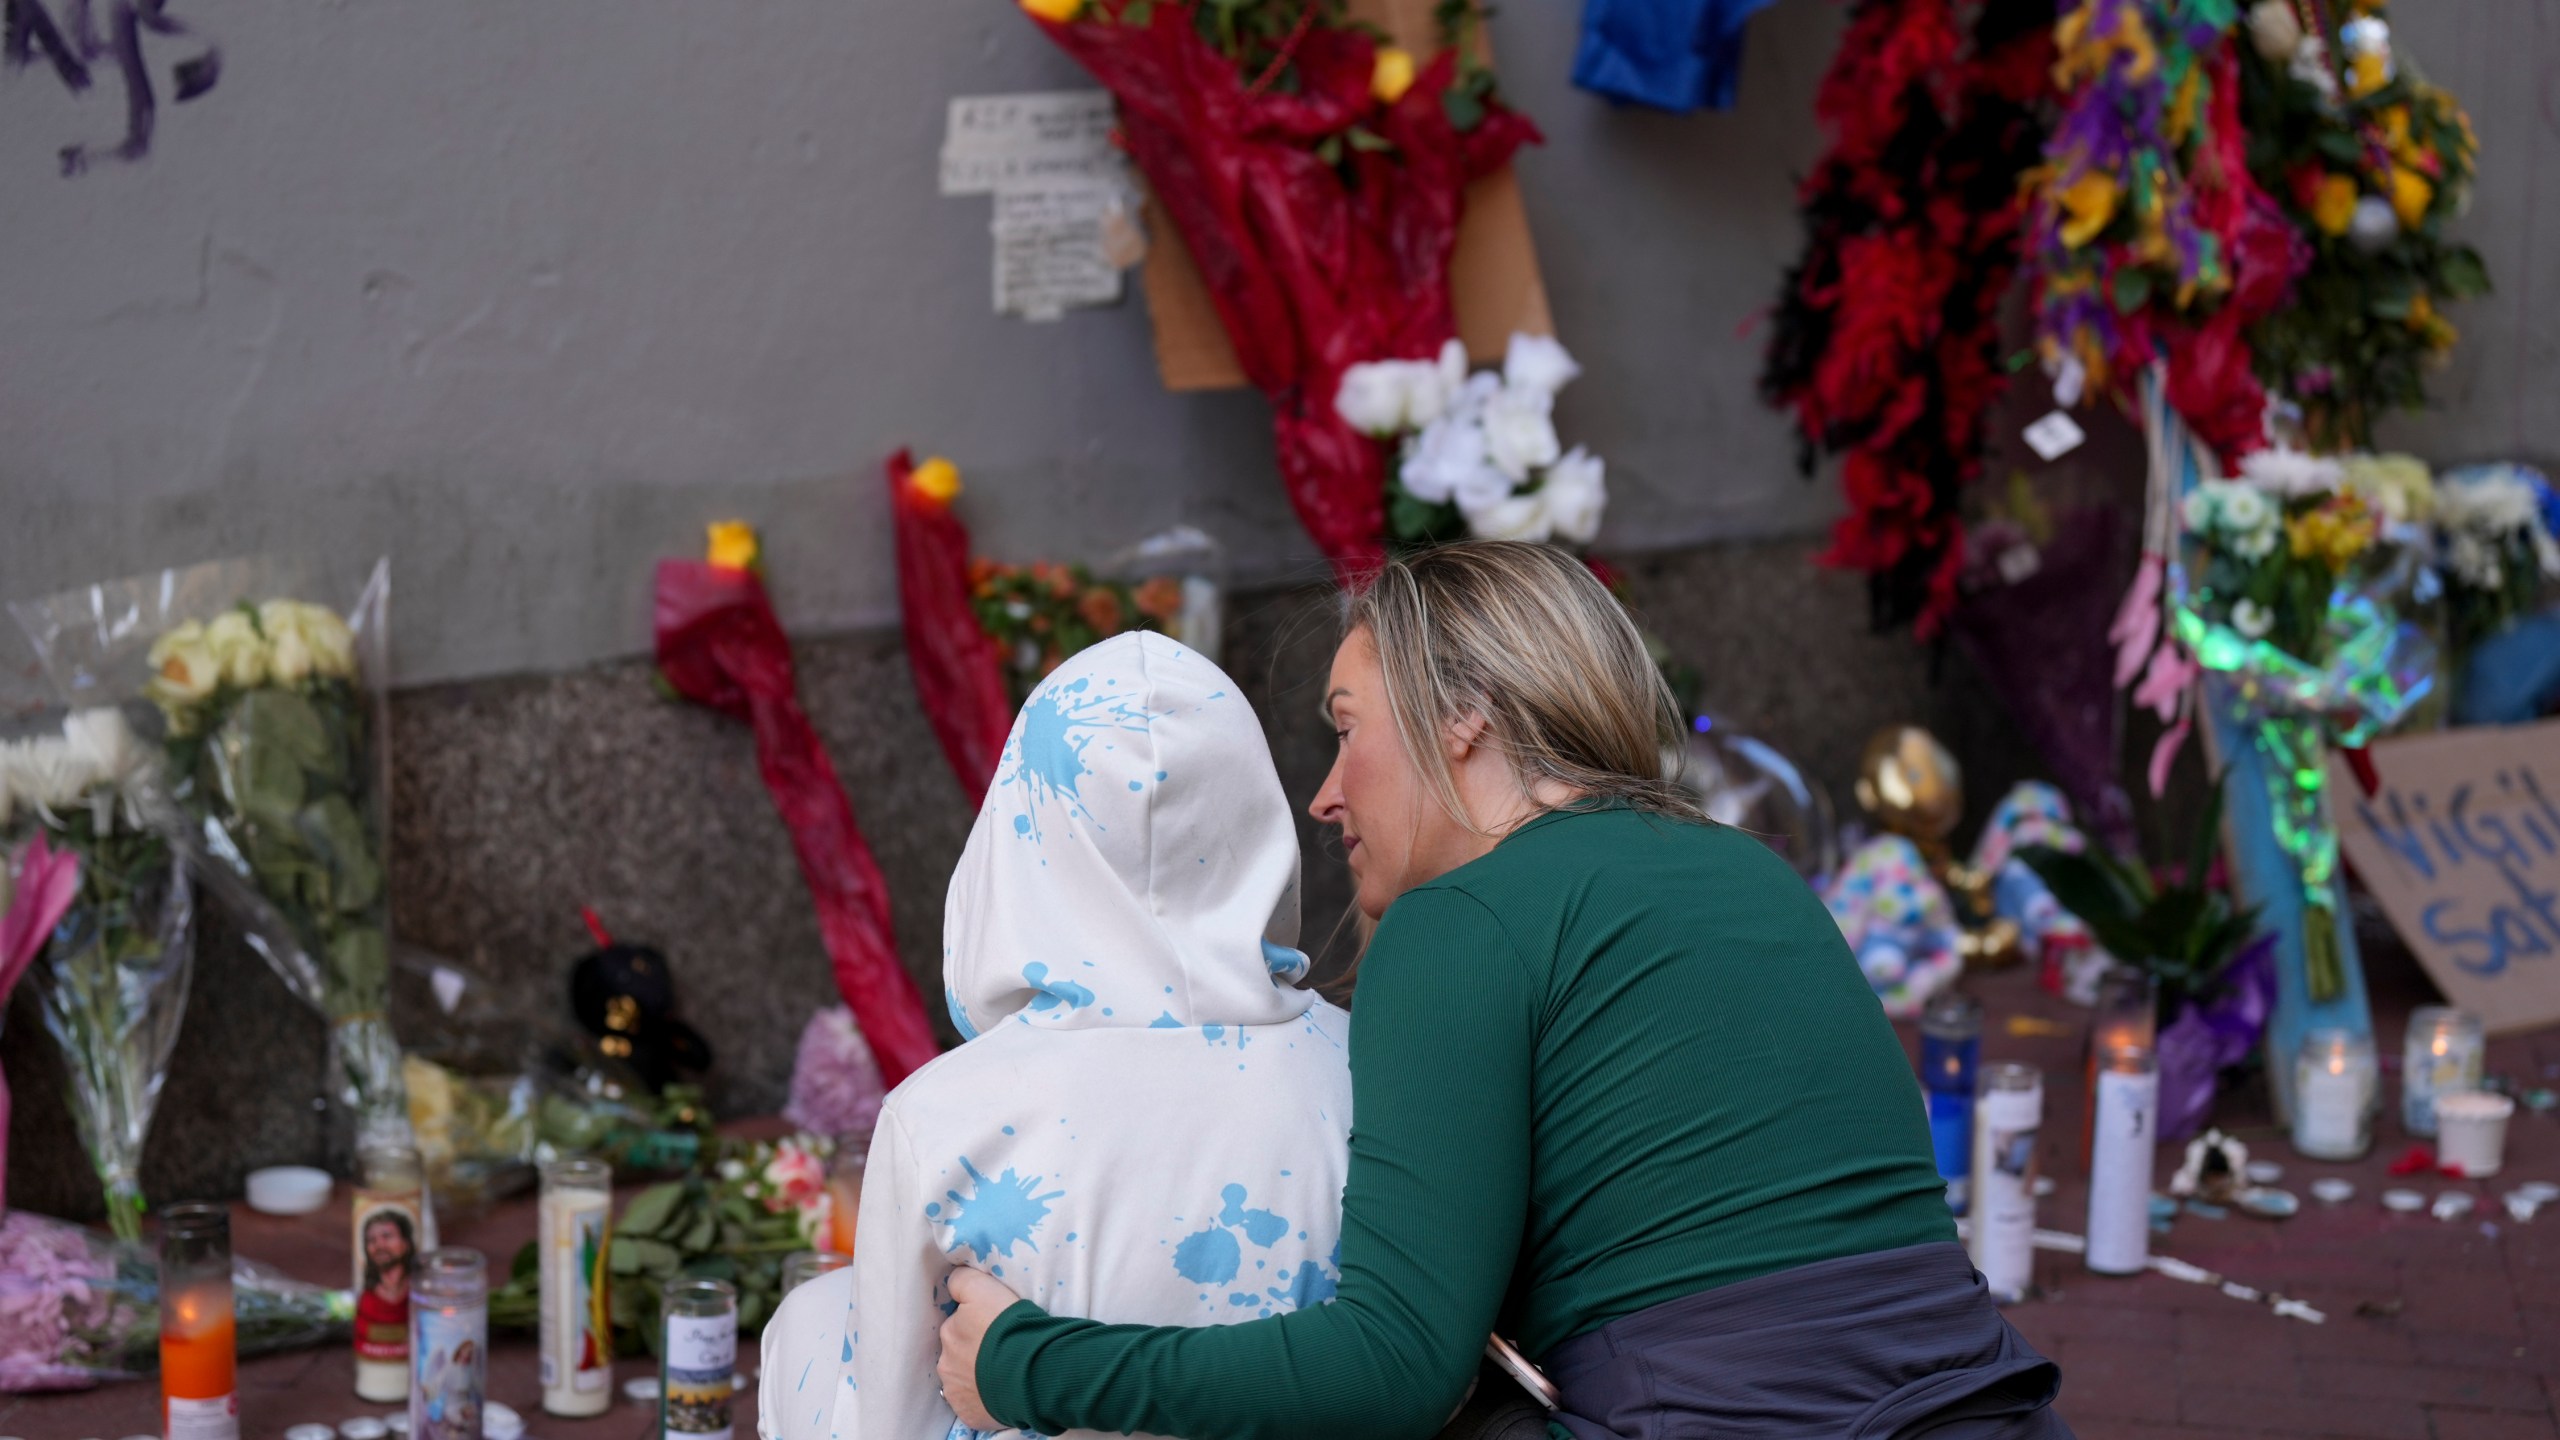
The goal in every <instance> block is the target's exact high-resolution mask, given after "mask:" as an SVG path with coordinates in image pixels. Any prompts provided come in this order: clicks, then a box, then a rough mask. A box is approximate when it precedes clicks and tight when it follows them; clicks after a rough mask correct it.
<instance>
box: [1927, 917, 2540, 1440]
mask: <svg viewBox="0 0 2560 1440" xmlns="http://www.w3.org/2000/svg"><path fill="white" fill-rule="evenodd" d="M2367 948H2368V952H2369V953H2368V955H2367V977H2368V982H2369V985H2370V987H2371V989H2372V990H2373V993H2374V1001H2375V1011H2376V1027H2377V1030H2378V1031H2379V1034H2378V1035H2377V1041H2378V1046H2379V1049H2380V1050H2381V1052H2382V1054H2383V1056H2384V1075H2383V1104H2384V1111H2385V1113H2384V1115H2383V1117H2382V1119H2381V1120H2380V1122H2379V1123H2378V1125H2377V1127H2376V1133H2377V1139H2376V1143H2375V1146H2374V1151H2373V1154H2372V1155H2370V1156H2368V1157H2367V1158H2366V1159H2365V1160H2363V1161H2360V1162H2358V1163H2356V1164H2352V1165H2329V1164H2322V1163H2318V1162H2310V1161H2304V1160H2302V1159H2300V1158H2299V1157H2297V1156H2296V1155H2294V1153H2293V1150H2292V1147H2291V1146H2290V1145H2288V1144H2286V1143H2285V1140H2284V1138H2283V1135H2282V1132H2281V1131H2279V1130H2278V1129H2277V1128H2276V1126H2275V1125H2274V1124H2273V1123H2272V1121H2271V1119H2270V1118H2269V1111H2268V1107H2267V1105H2266V1102H2265V1098H2264V1095H2263V1092H2262V1090H2257V1089H2254V1088H2253V1089H2251V1090H2248V1091H2246V1092H2244V1093H2240V1094H2235V1095H2229V1096H2226V1097H2224V1099H2223V1100H2222V1102H2221V1103H2220V1105H2219V1107H2218V1109H2217V1119H2218V1120H2219V1121H2220V1123H2221V1124H2222V1127H2223V1129H2224V1130H2225V1131H2226V1132H2228V1133H2231V1134H2234V1135H2236V1136H2237V1137H2238V1138H2239V1139H2240V1140H2242V1141H2243V1143H2245V1144H2247V1145H2248V1146H2249V1147H2250V1155H2251V1157H2252V1158H2254V1159H2269V1160H2274V1161H2276V1162H2278V1163H2280V1164H2282V1165H2283V1166H2284V1169H2285V1173H2284V1178H2283V1180H2282V1181H2281V1182H2279V1183H2280V1184H2281V1185H2282V1187H2283V1188H2285V1189H2288V1190H2291V1191H2293V1192H2294V1193H2295V1194H2297V1195H2299V1196H2301V1197H2302V1200H2303V1211H2302V1213H2301V1214H2300V1215H2297V1216H2295V1217H2294V1218H2292V1219H2290V1220H2284V1221H2265V1220H2257V1219H2252V1218H2250V1217H2248V1216H2246V1215H2244V1214H2242V1213H2240V1212H2238V1211H2236V1210H2235V1211H2233V1212H2232V1214H2231V1216H2230V1218H2228V1219H2225V1220H2218V1221H2217V1220H2208V1219H2204V1218H2201V1217H2198V1216H2194V1215H2181V1216H2180V1217H2179V1218H2178V1220H2177V1221H2176V1223H2175V1225H2174V1227H2173V1228H2172V1231H2171V1233H2170V1234H2168V1235H2166V1236H2160V1235H2154V1236H2153V1237H2152V1251H2153V1253H2154V1254H2167V1255H2174V1256H2176V1257H2177V1258H2179V1259H2181V1260H2186V1261H2189V1262H2192V1263H2194V1264H2197V1265H2201V1266H2204V1267H2206V1268H2207V1269H2211V1270H2215V1271H2219V1272H2221V1273H2222V1274H2224V1275H2227V1276H2229V1277H2230V1278H2232V1279H2234V1280H2237V1281H2240V1282H2241V1283H2244V1284H2248V1285H2253V1286H2256V1287H2258V1288H2260V1289H2265V1290H2275V1291H2279V1292H2281V1293H2283V1294H2285V1295H2288V1296H2291V1297H2293V1298H2296V1299H2299V1300H2303V1301H2305V1302H2307V1303H2309V1304H2311V1305H2314V1306H2317V1307H2318V1308H2319V1309H2321V1310H2323V1311H2325V1312H2327V1315H2328V1320H2327V1323H2325V1324H2321V1325H2311V1324H2307V1323H2304V1322H2302V1321H2299V1320H2293V1319H2287V1318H2284V1317H2280V1316H2278V1315H2276V1314H2274V1313H2273V1312H2272V1311H2270V1310H2267V1309H2265V1308H2263V1307H2260V1306H2256V1305H2251V1304H2248V1303H2245V1302H2243V1301H2239V1300H2234V1299H2231V1298H2229V1297H2228V1296H2225V1295H2223V1294H2221V1293H2220V1292H2218V1291H2216V1290H2213V1289H2210V1288H2207V1287H2204V1286H2200V1285H2189V1284H2183V1283H2180V1282H2178V1281H2174V1280H2171V1279H2168V1278H2167V1277H2165V1276H2161V1275H2157V1274H2147V1275H2142V1276H2139V1277H2135V1278H2131V1279H2115V1278H2108V1277H2103V1276H2097V1275H2092V1274H2090V1273H2088V1272H2087V1271H2086V1270H2085V1269H2084V1268H2082V1266H2081V1264H2080V1261H2079V1259H2078V1257H2076V1256H2071V1255H2062V1254H2051V1253H2047V1254H2040V1255H2039V1256H2038V1257H2037V1264H2036V1281H2037V1285H2038V1287H2039V1290H2040V1291H2041V1292H2042V1293H2041V1294H2039V1295H2038V1296H2036V1297H2035V1298H2031V1299H2029V1300H2027V1301H2025V1302H2022V1303H2020V1304H2018V1305H2014V1306H2012V1307H2010V1309H2009V1317H2010V1319H2011V1321H2012V1322H2014V1323H2015V1324H2016V1325H2017V1327H2018V1329H2019V1330H2020V1331H2021V1332H2022V1333H2024V1334H2025V1335H2026V1337H2027V1338H2028V1339H2029V1340H2030V1341H2031V1342H2033V1343H2034V1344H2035V1345H2036V1346H2037V1347H2038V1348H2039V1349H2041V1350H2043V1351H2044V1352H2045V1353H2046V1354H2048V1355H2050V1356H2052V1357H2053V1358H2054V1359H2055V1360H2056V1361H2058V1362H2059V1363H2060V1364H2061V1366H2062V1372H2063V1389H2062V1400H2061V1410H2062V1413H2063V1415H2064V1417H2065V1418H2066V1419H2068V1420H2069V1421H2070V1422H2071V1425H2072V1428H2073V1429H2074V1430H2076V1431H2077V1432H2078V1433H2079V1434H2080V1436H2081V1437H2083V1440H2173V1437H2174V1440H2238V1437H2243V1436H2286V1437H2295V1436H2345V1437H2360V1440H2525V1437H2533V1440H2552V1437H2555V1436H2560V1205H2555V1206H2551V1207H2546V1208H2545V1210H2544V1211H2543V1212H2542V1214H2540V1215H2539V1216H2537V1217H2536V1218H2535V1219H2534V1220H2533V1221H2532V1222H2531V1223H2529V1224H2522V1225H2519V1224H2516V1223H2515V1222H2513V1221H2512V1220H2511V1219H2509V1217H2508V1216H2507V1215H2506V1213H2505V1212H2504V1210H2503V1209H2501V1208H2500V1206H2499V1201H2498V1197H2499V1196H2500V1195H2501V1194H2503V1193H2504V1192H2505V1191H2507V1190H2508V1189H2511V1188H2513V1187H2514V1186H2515V1185H2517V1184H2518V1183H2521V1182H2522V1181H2525V1180H2550V1181H2555V1182H2560V1113H2544V1114H2539V1115H2537V1114H2529V1113H2527V1112H2526V1111H2525V1110H2524V1109H2522V1108H2521V1107H2519V1108H2518V1110H2517V1113H2516V1117H2515V1120H2514V1121H2513V1122H2512V1123H2511V1125H2510V1127H2509V1134H2508V1144H2507V1165H2506V1169H2505V1171H2504V1173H2502V1174H2500V1175H2498V1176H2497V1177H2495V1178H2494V1179H2491V1180H2486V1181H2479V1182H2471V1183H2467V1184H2466V1183H2462V1182H2456V1181H2451V1180H2445V1179H2441V1178H2429V1179H2414V1180H2393V1179H2391V1178H2389V1176H2388V1174H2387V1169H2388V1166H2389V1164H2390V1162H2391V1161H2392V1160H2394V1159H2396V1158H2398V1157H2399V1156H2400V1154H2401V1153H2402V1152H2403V1151H2404V1150H2405V1149H2406V1148H2407V1147H2408V1145H2409V1144H2410V1139H2409V1137H2408V1136H2407V1135H2406V1134H2405V1133H2404V1132H2403V1131H2402V1130H2401V1128H2400V1125H2399V1121H2398V1101H2399V1085H2398V1077H2397V1073H2396V1072H2397V1066H2396V1065H2395V1064H2394V1063H2393V1062H2394V1059H2395V1057H2396V1056H2397V1055H2398V1053H2399V1045H2400V1036H2401V1029H2402V1026H2403V1024H2404V1023H2405V1020H2406V1017H2407V1015H2408V1012H2409V1010H2410V1009H2411V1008H2412V1007H2414V1006H2415V1005H2421V1004H2430V1003H2434V1002H2435V999H2436V997H2435V994H2434V991H2433V989H2432V988H2431V987H2430V986H2429V985H2428V983H2427V981H2426V980H2425V978H2424V976H2423V974H2421V973H2420V972H2419V971H2418V969H2417V967H2416V965H2415V963H2414V962H2413V961H2411V960H2410V959H2409V958H2408V956H2407V954H2406V952H2405V951H2402V950H2400V949H2399V948H2398V947H2397V946H2382V945H2375V944H2373V943H2372V941H2371V939H2370V938H2368V940H2367ZM1969 988H1970V989H1971V990H1972V991H1973V993H1974V994H1975V995H1976V996H1977V997H1979V998H1980V999H1981V1000H1982V1001H1983V1003H1984V1007H1985V1009H1986V1010H1987V1011H1988V1012H1989V1014H1988V1019H1987V1020H1986V1022H1985V1025H1984V1035H1983V1055H1984V1057H1985V1059H1987V1060H2025V1061H2029V1062H2031V1063H2035V1064H2038V1065H2040V1066H2042V1067H2043V1069H2044V1072H2045V1076H2046V1101H2045V1105H2046V1109H2045V1116H2046V1125H2045V1131H2044V1143H2043V1147H2042V1155H2041V1160H2042V1163H2043V1166H2044V1172H2045V1173H2046V1174H2047V1175H2050V1176H2053V1177H2054V1178H2055V1180H2056V1182H2057V1185H2056V1188H2055V1191H2054V1193H2053V1194H2052V1195H2050V1196H2048V1197H2047V1198H2046V1199H2045V1201H2044V1203H2043V1206H2042V1209H2041V1212H2040V1222H2041V1223H2042V1224H2043V1225H2045V1226H2046V1227H2048V1228H2051V1229H2057V1230H2068V1231H2072V1232H2075V1233H2076V1232H2079V1231H2081V1230H2083V1229H2084V1228H2085V1225H2084V1221H2085V1218H2086V1215H2087V1203H2088V1202H2087V1190H2086V1177H2085V1174H2084V1173H2083V1172H2082V1169H2081V1165H2080V1159H2079V1147H2080V1145H2081V1143H2082V1141H2081V1135H2080V1107H2081V1104H2082V1094H2083V1086H2082V1083H2081V1074H2082V1072H2081V1064H2082V1059H2081V1055H2082V1050H2081V1046H2082V1039H2081V1036H2082V1032H2083V1027H2084V1025H2085V1017H2086V1012H2084V1011H2077V1010H2074V1009H2073V1008H2072V1007H2070V1006H2068V1005H2065V1004H2062V1003H2061V1002H2059V1001H2057V1000H2055V999H2053V998H2052V997H2050V996H2046V995H2044V994H2043V993H2042V992H2040V991H2038V990H2036V989H2035V988H2034V986H2033V985H2032V984H2031V983H2030V982H2029V980H2028V979H2027V977H2026V976H2025V975H2024V974H2023V973H2012V974H2006V975H1997V976H1989V977H1981V978H1978V979H1976V980H1974V981H1972V982H1970V983H1969ZM2012 1015H2027V1016H2031V1017H2034V1018H2038V1019H2046V1020H2051V1021H2055V1022H2059V1023H2061V1024H2063V1025H2065V1026H2067V1027H2069V1030H2068V1033H2066V1034H2063V1035H2042V1036H2012V1035H2010V1034H2009V1033H2007V1027H2006V1023H2005V1022H2006V1021H2007V1019H2008V1017H2010V1016H2012ZM1908 1028H1909V1027H1905V1029H1906V1030H1907V1029H1908ZM2489 1068H2490V1071H2491V1072H2492V1073H2495V1074H2504V1075H2507V1076H2509V1077H2511V1078H2512V1079H2514V1080H2516V1081H2517V1082H2518V1083H2519V1084H2521V1085H2524V1086H2526V1087H2527V1088H2530V1087H2532V1086H2537V1085H2539V1086H2555V1085H2560V1029H2546V1030H2543V1031H2539V1032H2536V1033H2534V1034H2530V1035H2524V1036H2516V1037H2510V1038H2506V1039H2502V1040H2496V1041H2492V1042H2491V1043H2490V1046H2489ZM2177 1158H2178V1152H2177V1151H2176V1150H2174V1149H2170V1148H2164V1149H2163V1150H2162V1151H2161V1152H2160V1154H2159V1157H2158V1159H2159V1165H2158V1167H2157V1169H2156V1171H2155V1175H2154V1181H2155V1184H2156V1185H2157V1186H2160V1187H2162V1188H2165V1187H2166V1185H2167V1182H2168V1177H2169V1174H2170V1172H2171V1171H2172V1170H2173V1169H2175V1168H2176V1161H2177ZM2324 1175H2339V1176H2344V1177H2345V1178H2347V1179H2348V1180H2351V1181H2353V1182H2354V1183H2355V1186H2356V1195H2355V1197H2354V1198H2353V1199H2351V1200H2349V1201H2347V1202H2345V1203H2344V1204H2342V1205H2339V1206H2336V1207H2334V1208H2333V1207H2328V1206H2323V1205H2321V1204H2320V1203H2319V1202H2318V1201H2316V1200H2313V1199H2312V1198H2311V1196H2310V1191H2309V1188H2308V1187H2309V1185H2310V1182H2311V1181H2312V1180H2314V1179H2316V1178H2318V1177H2320V1176H2324ZM2393 1185H2409V1186H2413V1187H2414V1188H2418V1189H2420V1190H2421V1191H2423V1192H2424V1193H2426V1194H2427V1195H2428V1196H2430V1197H2433V1196H2434V1195H2436V1194H2438V1193H2440V1192H2442V1191H2444V1190H2449V1189H2464V1190H2468V1191H2470V1192H2471V1193H2473V1194H2474V1195H2476V1196H2477V1197H2478V1198H2479V1207H2478V1209H2477V1210H2476V1211H2475V1213H2474V1214H2472V1215H2471V1216H2470V1217H2468V1218H2467V1219H2465V1220H2463V1221H2460V1222H2443V1221H2438V1220H2436V1219H2434V1218H2433V1217H2431V1216H2427V1215H2423V1214H2422V1215H2418V1216H2414V1217H2411V1216H2397V1215H2393V1214H2391V1213H2389V1212H2387V1211H2385V1210H2383V1209H2382V1207H2381V1204H2380V1201H2379V1199H2378V1197H2379V1195H2380V1194H2381V1192H2382V1191H2383V1190H2384V1189H2387V1188H2390V1187H2391V1186H2393Z"/></svg>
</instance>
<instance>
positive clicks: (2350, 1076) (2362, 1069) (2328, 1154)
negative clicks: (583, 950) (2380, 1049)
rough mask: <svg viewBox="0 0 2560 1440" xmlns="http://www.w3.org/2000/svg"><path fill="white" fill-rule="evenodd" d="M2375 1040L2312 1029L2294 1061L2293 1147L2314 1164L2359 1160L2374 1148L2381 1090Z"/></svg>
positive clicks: (2345, 1031)
mask: <svg viewBox="0 0 2560 1440" xmlns="http://www.w3.org/2000/svg"><path fill="white" fill-rule="evenodd" d="M2380 1088H2381V1087H2380V1075H2379V1072H2378V1071H2377V1069H2376V1068H2375V1062H2374V1056H2373V1037H2372V1036H2370V1035H2358V1034H2356V1033H2355V1032H2353V1031H2350V1030H2336V1029H2323V1030H2313V1031H2311V1032H2309V1033H2308V1034H2306V1035H2304V1036H2303V1037H2302V1049H2301V1050H2300V1052H2299V1053H2297V1054H2296V1055H2295V1056H2294V1060H2293V1148H2294V1149H2295V1151H2297V1152H2298V1153H2300V1154H2301V1155H2303V1156H2304V1157H2306V1158H2308V1159H2312V1160H2358V1159H2362V1158H2363V1157H2364V1154H2365V1152H2366V1151H2368V1150H2371V1149H2372V1148H2373V1112H2374V1097H2375V1095H2376V1093H2377V1092H2378V1091H2379V1090H2380Z"/></svg>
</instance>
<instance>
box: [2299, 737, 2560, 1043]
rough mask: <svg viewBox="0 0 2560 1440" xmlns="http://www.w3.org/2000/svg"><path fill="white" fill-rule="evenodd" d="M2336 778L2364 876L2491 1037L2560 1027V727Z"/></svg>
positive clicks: (2421, 750)
mask: <svg viewBox="0 0 2560 1440" xmlns="http://www.w3.org/2000/svg"><path fill="white" fill-rule="evenodd" d="M2369 753H2370V754H2371V756H2372V759H2373V768H2374V774H2375V776H2376V778H2377V780H2378V782H2379V783H2378V784H2377V785H2376V787H2375V789H2374V792H2373V793H2372V794H2371V795H2367V794H2365V793H2364V790H2363V787H2361V786H2359V785H2358V784H2357V783H2356V781H2355V778H2354V777H2353V776H2352V775H2350V774H2349V773H2348V771H2347V767H2346V765H2345V764H2344V763H2343V762H2341V763H2339V764H2338V765H2337V766H2336V767H2335V770H2334V772H2333V774H2332V776H2331V784H2332V787H2333V788H2332V789H2331V791H2330V794H2331V795H2332V797H2333V803H2334V805H2335V807H2336V818H2337V824H2338V837H2339V840H2340V843H2341V844H2342V845H2343V846H2344V848H2345V850H2346V854H2347V858H2348V859H2349V860H2350V861H2351V862H2353V863H2354V865H2355V869H2356V877H2357V878H2358V879H2359V880H2361V881H2363V882H2364V885H2365V888H2367V889H2368V890H2371V891H2372V892H2373V894H2374V897H2375V898H2376V899H2378V900H2380V901H2381V902H2382V908H2383V910H2384V911H2385V912H2386V913H2388V914H2389V915H2390V917H2391V924H2392V926H2393V928H2395V929H2397V930H2398V931H2399V932H2400V938H2401V939H2402V940H2404V941H2406V942H2407V943H2408V945H2409V948H2410V949H2411V950H2413V951H2415V952H2416V953H2417V956H2418V960H2419V962H2420V963H2421V964H2423V965H2425V966H2426V968H2427V974H2428V975H2429V976H2431V977H2432V978H2433V979H2434V980H2435V982H2436V985H2437V986H2438V987H2439V988H2441V989H2442V990H2443V991H2444V993H2445V997H2446V998H2447V999H2449V1000H2451V1001H2452V1002H2453V1003H2454V1004H2455V1005H2458V1006H2460V1007H2461V1008H2463V1009H2465V1010H2468V1011H2470V1012H2472V1013H2473V1014H2475V1015H2478V1016H2479V1017H2480V1019H2481V1022H2482V1023H2483V1024H2484V1025H2485V1026H2486V1027H2487V1028H2488V1030H2489V1033H2491V1034H2493V1035H2494V1034H2501V1033H2506V1032H2512V1031H2517V1030H2530V1029H2533V1028H2535V1027H2536V1026H2541V1025H2549V1024H2552V1023H2554V1022H2560V721H2547V722H2545V723H2543V724H2539V725H2513V726H2484V727H2479V728H2474V729H2465V730H2447V731H2443V732H2441V733H2438V734H2433V735H2414V736H2409V737H2407V738H2404V739H2396V740H2384V741H2381V742H2379V743H2377V744H2375V745H2374V747H2373V749H2372V750H2371V751H2370V752H2369Z"/></svg>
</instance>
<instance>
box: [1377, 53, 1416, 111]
mask: <svg viewBox="0 0 2560 1440" xmlns="http://www.w3.org/2000/svg"><path fill="white" fill-rule="evenodd" d="M1412 88H1413V52H1412V51H1409V50H1401V49H1398V48H1397V47H1395V46H1393V45H1381V46H1379V47H1378V59H1377V63H1376V64H1374V65H1373V66H1371V67H1370V70H1369V93H1370V94H1372V95H1375V96H1377V97H1378V103H1379V104H1381V105H1393V104H1394V103H1396V102H1397V101H1399V100H1401V99H1403V98H1404V92H1406V91H1407V90H1410V89H1412Z"/></svg>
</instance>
